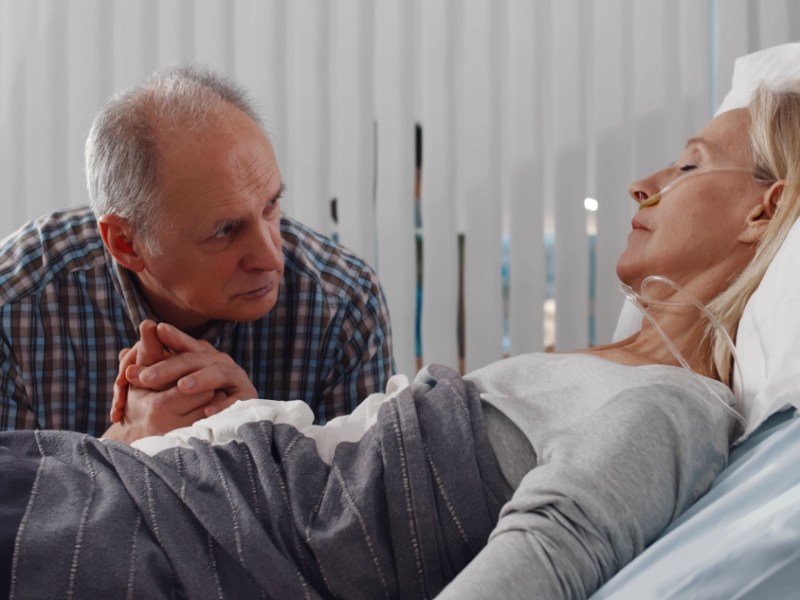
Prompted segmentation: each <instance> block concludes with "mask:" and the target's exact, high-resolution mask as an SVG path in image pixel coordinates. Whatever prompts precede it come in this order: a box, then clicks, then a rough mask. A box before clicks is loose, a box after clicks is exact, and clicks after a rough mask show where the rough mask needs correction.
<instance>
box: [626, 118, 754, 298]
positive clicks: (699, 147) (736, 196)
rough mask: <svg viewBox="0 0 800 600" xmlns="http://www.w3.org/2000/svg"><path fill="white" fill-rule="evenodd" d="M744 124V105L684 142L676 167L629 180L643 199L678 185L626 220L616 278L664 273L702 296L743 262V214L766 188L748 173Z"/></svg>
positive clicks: (634, 280) (635, 281)
mask: <svg viewBox="0 0 800 600" xmlns="http://www.w3.org/2000/svg"><path fill="white" fill-rule="evenodd" d="M749 124H750V117H749V114H748V112H747V110H745V109H737V110H731V111H728V112H725V113H722V114H721V115H719V116H718V117H716V118H715V119H713V120H712V121H710V122H709V123H708V125H706V126H705V127H704V128H703V129H702V130H701V131H700V132H699V133H698V134H697V136H696V137H693V138H691V139H690V140H689V141H688V142H687V143H686V147H685V148H684V150H683V152H681V155H680V157H679V159H678V161H677V162H676V163H675V164H673V165H671V166H669V167H667V168H666V169H662V170H660V171H658V172H656V173H653V174H652V175H650V176H649V177H646V178H644V179H641V180H639V181H635V182H634V183H633V184H632V185H631V187H630V189H629V193H630V195H631V196H632V197H633V199H634V200H636V201H637V202H641V201H642V200H644V199H645V198H648V197H651V196H652V195H653V194H655V193H657V192H659V191H660V190H662V189H663V188H664V187H665V186H667V185H668V184H670V183H671V182H673V181H674V182H675V183H674V184H673V185H672V186H671V187H670V189H669V191H667V192H666V193H664V194H663V197H662V198H661V200H660V201H659V202H658V203H657V204H655V205H652V206H646V207H644V208H642V209H641V210H640V211H639V212H637V213H636V215H635V216H634V218H633V220H632V221H631V226H632V230H631V232H630V234H629V235H628V244H627V246H626V248H625V250H624V251H623V253H622V254H621V255H620V258H619V260H618V262H617V276H618V277H619V278H620V280H621V281H623V282H624V283H627V284H628V285H630V286H631V287H633V288H634V289H637V290H638V289H639V286H640V284H641V282H642V280H643V279H644V278H645V277H647V276H648V275H663V276H666V277H669V278H670V279H672V280H674V281H675V282H677V283H679V284H681V285H683V286H684V287H686V288H687V289H689V290H690V291H692V293H693V294H695V296H696V297H697V298H698V299H700V300H701V301H707V300H709V299H710V298H711V297H713V296H715V295H716V294H717V293H719V292H720V291H722V288H723V286H724V285H726V283H727V282H728V281H729V279H730V278H731V277H732V276H733V275H735V274H736V273H738V272H739V271H740V270H741V269H743V268H744V266H746V264H747V263H748V262H749V261H750V259H751V258H752V253H753V251H754V245H753V244H752V243H751V242H750V241H746V240H745V239H743V238H744V237H745V236H744V233H745V231H746V225H747V222H748V216H749V215H750V214H751V213H752V211H753V209H754V208H755V207H756V206H758V205H759V204H760V202H761V200H762V197H763V194H764V192H765V189H764V187H763V186H762V185H759V184H758V183H757V182H756V181H755V180H754V178H753V175H752V170H753V163H752V158H751V156H750V145H749V141H748V127H749ZM737 168H738V169H742V170H740V171H737V170H735V169H737ZM712 169H720V170H712ZM722 169H732V170H722ZM678 177H681V179H680V180H677V181H676V178H678Z"/></svg>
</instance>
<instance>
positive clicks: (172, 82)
mask: <svg viewBox="0 0 800 600" xmlns="http://www.w3.org/2000/svg"><path fill="white" fill-rule="evenodd" d="M221 103H228V104H231V105H233V106H234V107H236V108H238V109H239V110H241V111H242V112H243V113H245V114H246V115H247V116H248V117H249V118H250V119H252V120H253V122H254V123H256V124H258V125H259V126H263V125H262V123H261V119H260V118H259V117H258V114H257V112H256V110H255V108H254V107H253V105H252V103H251V102H250V100H249V98H248V96H247V94H246V92H245V91H244V90H243V89H242V88H241V87H239V86H238V85H236V84H234V83H233V82H232V81H230V80H228V79H226V78H224V77H222V76H220V75H217V74H215V73H212V72H210V71H207V70H204V69H199V68H196V67H173V68H170V69H166V70H163V71H158V72H156V73H154V74H153V75H152V76H151V77H150V78H148V79H147V80H146V81H144V82H143V83H142V84H141V85H139V86H136V87H135V88H132V89H130V90H128V91H125V92H122V93H119V94H116V95H114V96H112V97H111V99H110V100H109V101H108V102H106V104H105V105H104V106H103V107H102V108H101V109H100V112H99V113H98V114H97V116H96V117H95V119H94V122H93V123H92V128H91V130H90V131H89V136H88V138H87V139H86V147H85V158H86V186H87V188H88V190H89V203H90V205H91V207H92V210H93V211H94V214H95V216H96V217H98V218H99V217H100V216H101V215H104V214H111V215H116V216H119V217H122V218H124V219H126V220H127V221H128V223H130V225H131V226H132V227H133V229H134V231H135V232H136V233H137V235H138V236H140V240H141V241H142V242H143V243H144V244H145V246H146V248H147V249H148V250H149V251H150V252H152V253H153V254H159V252H160V249H159V248H158V245H157V243H156V239H155V235H154V232H155V230H156V228H157V227H158V226H159V225H160V223H159V218H160V211H159V207H158V202H157V200H158V194H159V177H158V157H159V148H158V142H159V140H160V139H163V137H162V136H163V135H164V134H165V131H167V132H168V131H169V128H170V127H171V126H174V125H178V124H181V125H185V124H187V123H191V124H192V126H195V127H197V126H200V127H202V126H204V125H207V124H208V123H209V122H210V119H212V118H214V117H216V116H217V115H218V114H219V109H220V107H221ZM156 123H158V127H157V126H156ZM165 126H166V130H165Z"/></svg>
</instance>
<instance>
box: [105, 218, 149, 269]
mask: <svg viewBox="0 0 800 600" xmlns="http://www.w3.org/2000/svg"><path fill="white" fill-rule="evenodd" d="M97 226H98V228H99V229H100V237H102V238H103V244H105V247H106V249H107V250H108V251H109V253H110V254H111V256H113V257H114V260H115V261H117V262H118V263H119V264H120V265H122V266H123V267H125V268H126V269H128V270H130V271H133V272H134V273H140V272H141V271H143V270H144V261H143V260H142V257H141V256H140V255H139V253H138V252H137V251H136V249H135V248H134V245H133V228H132V227H131V226H130V224H129V223H128V221H127V220H125V219H123V218H122V217H118V216H117V215H102V216H101V217H100V218H99V219H97Z"/></svg>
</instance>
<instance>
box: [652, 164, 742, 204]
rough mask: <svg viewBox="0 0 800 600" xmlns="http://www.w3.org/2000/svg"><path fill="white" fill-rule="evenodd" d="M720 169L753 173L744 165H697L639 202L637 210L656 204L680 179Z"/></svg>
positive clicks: (715, 171)
mask: <svg viewBox="0 0 800 600" xmlns="http://www.w3.org/2000/svg"><path fill="white" fill-rule="evenodd" d="M720 171H728V172H739V173H750V174H751V175H752V174H753V170H752V169H748V168H746V167H697V168H696V169H694V170H693V171H687V172H685V173H682V174H680V175H678V176H677V177H676V178H675V179H673V180H672V181H670V182H669V183H668V184H667V185H666V186H664V187H663V188H662V189H660V190H659V191H657V192H656V193H655V194H653V195H652V196H650V197H649V198H645V199H644V200H642V201H641V202H639V210H642V209H643V208H647V207H648V206H655V205H656V204H658V203H659V202H661V199H662V198H663V197H664V194H666V193H667V192H669V191H670V190H671V189H673V188H674V187H675V186H676V185H678V184H679V183H680V182H682V181H686V180H687V179H690V178H692V177H697V176H698V175H705V174H706V173H718V172H720Z"/></svg>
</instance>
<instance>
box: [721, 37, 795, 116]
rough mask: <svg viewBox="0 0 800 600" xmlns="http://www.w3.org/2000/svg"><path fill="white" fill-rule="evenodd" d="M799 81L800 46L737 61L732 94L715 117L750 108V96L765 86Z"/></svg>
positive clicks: (784, 46)
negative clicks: (727, 112) (787, 81)
mask: <svg viewBox="0 0 800 600" xmlns="http://www.w3.org/2000/svg"><path fill="white" fill-rule="evenodd" d="M797 78H800V43H791V44H781V45H780V46H772V47H771V48H766V49H764V50H759V51H758V52H753V53H752V54H748V55H746V56H742V57H740V58H737V59H736V62H735V63H734V65H733V78H732V80H731V91H730V92H728V94H727V95H726V96H725V99H724V100H723V101H722V104H720V105H719V108H718V109H717V112H716V113H715V115H714V116H716V115H718V114H720V113H723V112H725V111H726V110H731V109H734V108H742V107H745V106H747V104H748V103H749V102H750V96H752V95H753V92H754V91H755V89H756V88H757V87H758V86H759V85H760V84H761V83H766V84H767V85H776V84H779V83H781V82H782V81H786V80H787V79H797Z"/></svg>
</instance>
